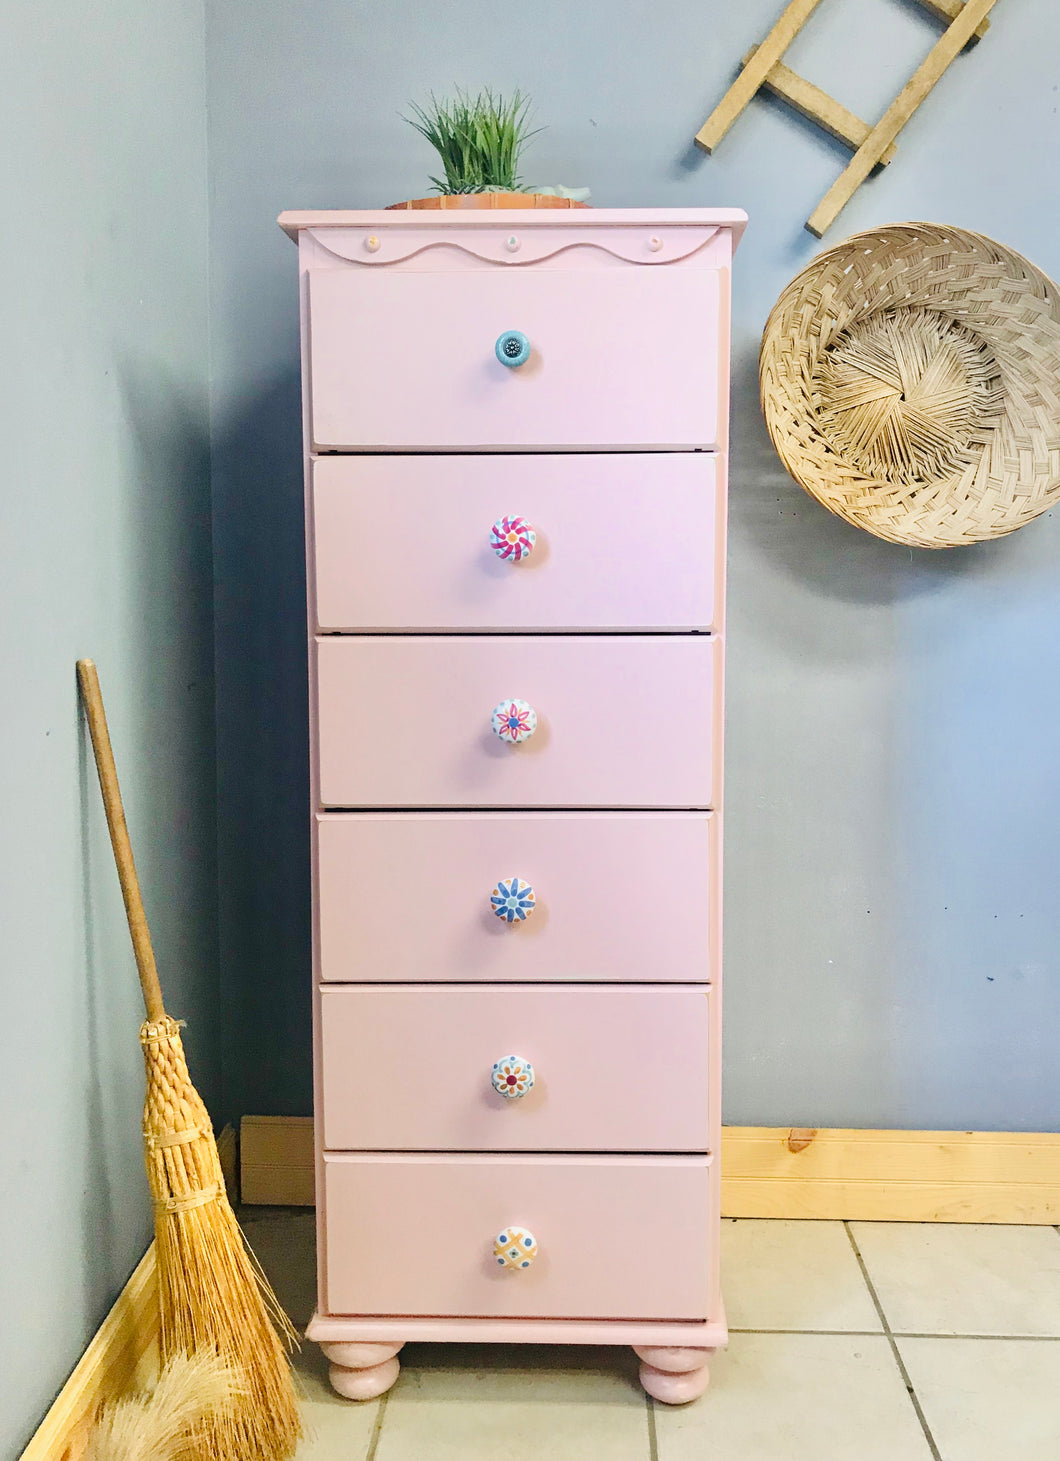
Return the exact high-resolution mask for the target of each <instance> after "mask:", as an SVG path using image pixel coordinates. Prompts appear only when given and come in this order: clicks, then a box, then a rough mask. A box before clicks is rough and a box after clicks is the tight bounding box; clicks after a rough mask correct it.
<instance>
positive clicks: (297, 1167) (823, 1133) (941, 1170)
mask: <svg viewBox="0 0 1060 1461" xmlns="http://www.w3.org/2000/svg"><path fill="white" fill-rule="evenodd" d="M240 1158H241V1168H240V1171H241V1183H242V1193H243V1201H244V1202H246V1203H260V1204H265V1205H272V1204H275V1205H277V1206H294V1207H312V1206H313V1121H312V1118H311V1117H308V1116H295V1117H291V1116H245V1117H244V1118H243V1123H242V1127H241V1134H240ZM721 1159H722V1182H721V1203H722V1213H723V1214H724V1216H726V1217H768V1218H847V1219H863V1220H868V1221H892V1222H920V1223H928V1222H945V1223H1060V1134H1057V1133H1053V1132H1030V1133H1027V1132H994V1131H872V1130H861V1129H840V1128H835V1129H831V1130H820V1131H810V1130H804V1129H792V1128H791V1127H787V1126H784V1127H771V1126H727V1127H726V1128H725V1131H724V1134H723V1137H722V1152H721Z"/></svg>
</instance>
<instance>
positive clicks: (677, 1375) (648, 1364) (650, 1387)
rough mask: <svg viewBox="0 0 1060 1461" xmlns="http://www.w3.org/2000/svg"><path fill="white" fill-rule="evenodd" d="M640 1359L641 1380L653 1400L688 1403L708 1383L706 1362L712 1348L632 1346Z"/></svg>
mask: <svg viewBox="0 0 1060 1461" xmlns="http://www.w3.org/2000/svg"><path fill="white" fill-rule="evenodd" d="M633 1348H634V1353H635V1354H636V1355H637V1356H638V1357H639V1358H640V1361H641V1366H640V1383H641V1384H642V1385H643V1387H644V1389H645V1390H646V1391H647V1392H648V1394H649V1395H650V1396H651V1397H652V1399H653V1400H661V1401H662V1402H663V1404H664V1405H687V1404H688V1402H689V1401H690V1400H697V1399H698V1398H699V1396H700V1395H702V1394H703V1391H704V1390H705V1389H706V1388H707V1386H708V1384H709V1383H710V1369H709V1365H708V1361H709V1359H710V1356H711V1355H712V1354H713V1353H714V1351H713V1350H712V1349H682V1348H663V1347H653V1346H650V1345H634V1347H633Z"/></svg>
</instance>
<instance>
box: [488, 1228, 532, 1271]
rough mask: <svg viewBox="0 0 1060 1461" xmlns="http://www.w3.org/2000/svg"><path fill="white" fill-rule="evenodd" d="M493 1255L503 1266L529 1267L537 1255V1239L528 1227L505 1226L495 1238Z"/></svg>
mask: <svg viewBox="0 0 1060 1461" xmlns="http://www.w3.org/2000/svg"><path fill="white" fill-rule="evenodd" d="M493 1256H494V1258H495V1259H496V1260H497V1262H498V1263H499V1264H500V1266H501V1268H509V1269H511V1270H512V1271H513V1272H518V1271H519V1270H520V1269H522V1268H529V1267H530V1265H531V1263H533V1261H534V1259H535V1258H536V1257H537V1239H536V1238H535V1237H534V1235H533V1233H531V1232H530V1230H529V1229H528V1228H505V1230H504V1232H503V1233H498V1234H497V1236H496V1238H494V1240H493Z"/></svg>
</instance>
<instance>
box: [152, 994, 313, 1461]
mask: <svg viewBox="0 0 1060 1461" xmlns="http://www.w3.org/2000/svg"><path fill="white" fill-rule="evenodd" d="M140 1040H141V1043H142V1045H143V1050H144V1064H145V1068H146V1073H147V1092H146V1096H145V1100H144V1142H145V1155H146V1162H147V1174H148V1180H149V1182H150V1186H151V1195H152V1197H153V1199H154V1204H155V1246H156V1254H157V1264H158V1287H159V1296H160V1302H161V1318H162V1331H161V1351H162V1359H163V1362H165V1361H167V1360H169V1359H170V1358H171V1357H173V1356H175V1355H182V1354H184V1355H195V1354H198V1353H201V1352H204V1351H205V1352H208V1353H212V1354H214V1355H217V1356H219V1357H220V1359H221V1360H222V1361H224V1362H225V1363H226V1364H228V1365H230V1366H232V1367H234V1368H236V1369H238V1370H239V1371H240V1373H241V1374H242V1376H243V1377H244V1379H245V1390H244V1391H243V1393H242V1394H241V1395H240V1396H238V1397H237V1398H236V1400H235V1402H234V1404H233V1405H231V1406H230V1407H228V1408H227V1409H226V1410H224V1411H220V1412H217V1413H216V1414H213V1415H211V1416H209V1417H208V1418H207V1421H206V1424H205V1427H204V1433H203V1436H202V1444H201V1447H200V1449H199V1451H198V1454H200V1455H201V1456H202V1458H203V1461H287V1458H289V1457H291V1456H293V1454H294V1451H295V1448H296V1446H297V1444H298V1440H299V1438H300V1436H301V1434H302V1423H301V1416H300V1414H299V1409H298V1401H297V1397H296V1395H295V1392H294V1386H293V1383H292V1380H291V1371H290V1366H289V1364H288V1361H287V1356H286V1354H285V1351H284V1344H285V1343H286V1345H287V1346H288V1347H290V1346H291V1345H293V1344H296V1343H297V1336H296V1334H295V1331H294V1328H293V1327H292V1325H291V1322H290V1320H289V1319H288V1318H287V1316H286V1314H285V1313H284V1312H283V1309H282V1307H281V1305H280V1302H279V1300H278V1299H277V1298H276V1295H275V1294H274V1293H273V1291H272V1288H271V1286H270V1285H269V1282H268V1280H267V1279H266V1277H265V1275H264V1273H263V1272H262V1271H261V1267H260V1265H258V1264H257V1262H256V1261H255V1260H253V1259H252V1256H251V1254H250V1253H249V1251H248V1249H247V1246H246V1244H245V1241H244V1239H243V1234H242V1233H241V1232H240V1229H239V1224H238V1223H237V1222H236V1217H235V1213H234V1212H233V1211H232V1208H231V1205H230V1203H229V1201H228V1197H227V1195H226V1193H225V1187H224V1177H223V1176H222V1173H221V1164H220V1161H219V1160H218V1156H217V1145H216V1143H215V1141H214V1138H213V1130H212V1127H211V1125H210V1119H209V1116H208V1114H207V1111H206V1108H205V1106H204V1105H203V1102H202V1099H201V1098H200V1096H199V1094H198V1092H197V1091H196V1090H195V1088H194V1086H193V1085H192V1084H191V1078H190V1076H189V1075H188V1068H187V1063H186V1061H185V1059H184V1050H183V1046H182V1044H181V1039H180V1026H179V1024H178V1023H177V1021H176V1020H171V1019H168V1018H167V1019H165V1020H162V1021H158V1022H154V1023H152V1022H150V1021H148V1022H145V1024H144V1026H143V1028H142V1029H141V1031H140ZM277 1330H278V1331H279V1333H277ZM281 1336H282V1340H283V1342H281ZM191 1454H196V1452H195V1451H194V1450H193V1451H192V1453H191Z"/></svg>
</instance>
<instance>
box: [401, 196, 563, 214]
mask: <svg viewBox="0 0 1060 1461" xmlns="http://www.w3.org/2000/svg"><path fill="white" fill-rule="evenodd" d="M591 206H592V205H591V204H590V203H576V202H575V201H574V199H573V198H554V197H553V196H552V195H551V193H439V194H438V196H437V197H434V198H412V199H410V200H409V202H407V203H391V204H390V205H389V207H390V208H589V207H591ZM388 211H389V210H388Z"/></svg>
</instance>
